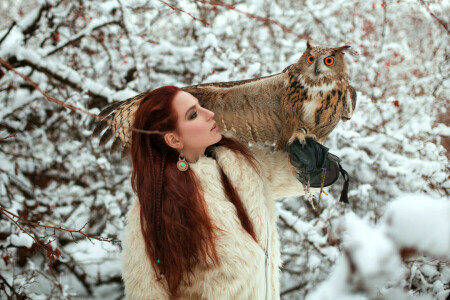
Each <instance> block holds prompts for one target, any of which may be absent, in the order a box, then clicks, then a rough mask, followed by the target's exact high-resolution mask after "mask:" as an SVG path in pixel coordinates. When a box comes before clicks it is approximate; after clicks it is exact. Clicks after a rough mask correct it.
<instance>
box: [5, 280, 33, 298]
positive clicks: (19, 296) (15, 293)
mask: <svg viewBox="0 0 450 300" xmlns="http://www.w3.org/2000/svg"><path fill="white" fill-rule="evenodd" d="M0 279H1V280H2V281H3V282H4V283H5V284H6V285H7V286H8V288H9V290H10V291H11V292H12V293H14V295H16V299H21V297H22V296H23V295H20V294H19V293H17V292H16V290H15V289H14V287H13V286H11V285H10V284H9V283H8V281H7V280H6V279H5V278H4V277H3V276H2V275H0ZM5 293H6V291H5ZM7 295H8V294H7ZM25 299H29V298H25Z"/></svg>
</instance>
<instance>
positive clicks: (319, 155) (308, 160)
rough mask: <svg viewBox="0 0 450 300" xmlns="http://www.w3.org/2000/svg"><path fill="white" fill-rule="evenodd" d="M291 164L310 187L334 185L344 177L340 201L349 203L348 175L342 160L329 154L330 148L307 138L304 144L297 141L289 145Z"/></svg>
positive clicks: (300, 178) (302, 180) (300, 179)
mask: <svg viewBox="0 0 450 300" xmlns="http://www.w3.org/2000/svg"><path fill="white" fill-rule="evenodd" d="M286 148H287V151H288V153H289V160H290V163H291V164H292V165H293V166H294V167H295V168H296V169H297V170H298V174H297V175H298V176H297V178H298V180H299V181H300V182H301V183H302V184H303V185H307V184H308V183H309V186H310V187H315V188H321V187H326V186H329V185H332V184H333V183H335V182H336V180H337V179H338V178H339V173H341V174H342V176H343V177H344V181H345V182H344V187H343V189H342V192H341V198H340V199H339V201H341V202H344V203H349V202H348V184H349V180H350V179H349V176H348V173H347V172H346V171H345V170H344V169H343V168H342V166H341V164H340V161H341V159H340V158H339V157H337V156H336V155H334V154H331V153H329V152H328V150H329V149H328V148H327V147H325V146H324V145H322V144H320V143H318V142H316V141H315V140H314V139H312V138H308V137H307V138H306V139H305V142H304V143H303V144H301V143H300V141H299V140H298V139H296V140H295V141H294V142H292V143H287V145H286Z"/></svg>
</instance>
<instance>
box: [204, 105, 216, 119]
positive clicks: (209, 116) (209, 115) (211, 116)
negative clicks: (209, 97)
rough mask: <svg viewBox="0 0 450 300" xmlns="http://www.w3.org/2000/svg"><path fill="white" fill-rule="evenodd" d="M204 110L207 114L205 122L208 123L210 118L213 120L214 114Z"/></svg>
mask: <svg viewBox="0 0 450 300" xmlns="http://www.w3.org/2000/svg"><path fill="white" fill-rule="evenodd" d="M205 110H206V112H207V116H208V117H207V120H208V121H209V120H211V119H212V118H214V112H212V111H210V110H209V109H206V108H205Z"/></svg>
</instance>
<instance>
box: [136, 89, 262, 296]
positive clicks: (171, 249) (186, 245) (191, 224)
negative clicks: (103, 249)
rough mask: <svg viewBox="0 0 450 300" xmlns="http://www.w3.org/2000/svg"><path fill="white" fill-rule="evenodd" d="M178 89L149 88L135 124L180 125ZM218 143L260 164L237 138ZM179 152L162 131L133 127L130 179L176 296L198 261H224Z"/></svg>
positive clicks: (243, 216)
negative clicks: (176, 104)
mask: <svg viewBox="0 0 450 300" xmlns="http://www.w3.org/2000/svg"><path fill="white" fill-rule="evenodd" d="M180 91H181V89H180V88H178V87H175V86H165V87H161V88H158V89H155V90H153V91H151V92H149V93H148V94H147V95H146V96H145V97H144V98H143V99H142V102H141V104H140V106H139V109H138V110H137V112H136V113H135V120H134V124H133V127H134V128H136V129H141V130H157V131H160V132H162V133H164V132H171V131H172V132H173V131H176V130H177V114H176V111H175V109H174V108H173V105H172V103H173V99H174V98H175V95H176V94H177V93H178V92H180ZM214 146H225V147H227V148H229V149H231V150H233V151H234V152H236V153H238V154H241V155H242V156H243V157H245V158H246V159H247V160H248V161H249V163H250V164H251V165H252V166H253V167H254V169H255V170H257V166H256V161H255V159H254V157H253V155H252V153H251V152H250V150H249V149H248V148H247V147H246V146H245V145H243V144H241V143H239V142H238V141H237V140H235V139H232V138H228V137H222V140H221V141H220V142H219V143H217V144H215V145H213V146H211V147H214ZM211 147H209V149H208V150H211ZM211 152H213V151H211ZM178 156H179V153H178V151H176V150H175V149H173V148H171V147H169V146H168V145H167V144H166V142H165V141H164V136H163V134H145V133H142V132H139V131H138V130H135V131H133V132H132V143H131V159H132V162H133V172H132V176H131V184H132V187H133V190H134V192H135V193H136V194H137V196H138V199H139V203H140V221H141V230H142V235H143V237H144V240H145V244H146V250H147V256H148V259H150V261H151V263H152V265H153V267H154V270H155V272H157V276H158V278H161V276H160V275H162V274H164V278H165V280H166V281H167V286H168V289H169V292H170V294H171V295H172V296H174V297H177V296H178V287H179V285H180V283H181V282H182V281H184V282H189V279H190V275H192V273H193V269H194V267H195V266H196V265H197V264H198V263H199V262H200V261H202V262H203V263H205V264H206V266H207V267H208V268H210V267H213V265H220V261H219V258H218V255H217V252H216V249H215V245H214V237H215V233H214V231H215V230H216V229H217V228H216V227H214V224H213V223H212V222H211V219H210V217H209V215H208V211H207V209H206V205H205V202H204V198H203V192H202V190H201V186H200V184H199V182H198V179H197V178H196V176H195V173H194V172H193V171H192V170H191V169H188V171H186V172H181V171H179V170H178V169H177V167H176V163H177V161H178ZM220 174H221V180H222V185H223V187H224V190H225V193H226V196H227V197H228V199H229V200H230V201H231V202H232V203H233V204H234V205H235V207H236V211H237V215H238V217H239V220H240V221H241V224H242V226H243V228H244V229H245V230H246V231H247V232H248V233H249V234H250V235H251V236H252V237H253V238H254V239H255V240H256V235H255V231H254V229H253V224H252V222H251V220H250V218H249V216H248V214H247V212H246V210H245V209H244V206H243V204H242V201H241V199H240V198H239V195H238V194H237V192H236V190H235V189H234V187H233V186H232V184H231V182H230V181H229V179H228V178H227V176H226V174H225V173H224V172H223V171H222V170H221V171H220ZM208 262H209V263H208ZM158 272H159V273H158Z"/></svg>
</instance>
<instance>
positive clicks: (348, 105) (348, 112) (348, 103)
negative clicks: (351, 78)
mask: <svg viewBox="0 0 450 300" xmlns="http://www.w3.org/2000/svg"><path fill="white" fill-rule="evenodd" d="M355 108H356V90H355V88H354V87H353V86H351V85H349V86H348V88H347V91H346V92H345V101H344V107H343V109H342V115H341V119H342V120H343V121H348V120H350V119H351V117H352V116H353V112H354V111H355Z"/></svg>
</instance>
